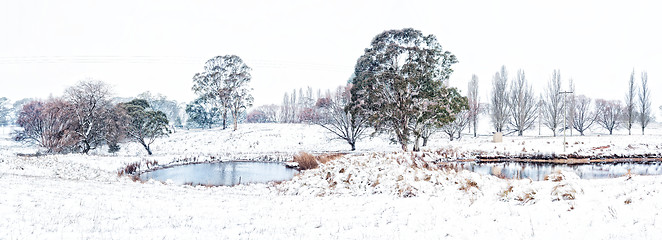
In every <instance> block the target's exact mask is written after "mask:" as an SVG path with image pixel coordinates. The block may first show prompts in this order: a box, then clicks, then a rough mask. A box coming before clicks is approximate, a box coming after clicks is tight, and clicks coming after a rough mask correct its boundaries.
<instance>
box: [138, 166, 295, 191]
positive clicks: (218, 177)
mask: <svg viewBox="0 0 662 240" xmlns="http://www.w3.org/2000/svg"><path fill="white" fill-rule="evenodd" d="M297 172H298V171H297V170H295V169H290V168H286V167H285V165H283V164H281V163H271V162H220V163H199V164H190V165H182V166H176V167H172V168H166V169H159V170H156V171H153V172H147V173H143V174H141V175H140V179H142V180H148V179H150V178H151V179H154V180H158V181H166V180H168V179H170V180H172V181H173V182H174V183H176V184H189V183H190V184H193V185H199V184H204V185H222V186H232V185H236V184H240V183H266V182H271V181H283V180H289V179H292V177H294V174H296V173H297Z"/></svg>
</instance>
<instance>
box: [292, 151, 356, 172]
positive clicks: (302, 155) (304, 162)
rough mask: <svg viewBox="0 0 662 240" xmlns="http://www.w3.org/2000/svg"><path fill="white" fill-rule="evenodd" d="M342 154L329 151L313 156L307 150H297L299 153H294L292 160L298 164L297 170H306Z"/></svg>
mask: <svg viewBox="0 0 662 240" xmlns="http://www.w3.org/2000/svg"><path fill="white" fill-rule="evenodd" d="M342 155H344V154H342V153H329V154H322V155H317V156H315V155H312V154H310V153H307V152H299V154H297V155H294V158H293V159H292V161H294V162H296V163H297V164H299V170H308V169H315V168H317V167H318V166H319V164H326V163H327V162H329V161H332V160H335V159H337V158H339V157H341V156H342Z"/></svg>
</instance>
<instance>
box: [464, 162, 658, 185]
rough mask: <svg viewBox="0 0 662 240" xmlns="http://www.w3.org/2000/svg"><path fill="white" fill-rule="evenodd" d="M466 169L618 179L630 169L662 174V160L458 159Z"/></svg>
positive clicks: (517, 176)
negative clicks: (487, 160)
mask: <svg viewBox="0 0 662 240" xmlns="http://www.w3.org/2000/svg"><path fill="white" fill-rule="evenodd" d="M458 165H459V166H460V167H461V168H463V169H466V170H469V171H472V172H477V173H481V174H487V175H493V176H499V177H503V178H508V179H528V178H530V179H532V180H536V181H540V180H544V178H545V176H547V175H549V174H550V173H553V172H556V171H558V170H564V171H568V172H574V173H576V174H577V175H578V176H579V177H580V178H582V179H598V178H615V177H621V176H624V175H626V174H627V173H628V171H630V173H631V174H635V175H662V163H660V162H652V163H651V162H649V163H590V164H573V165H567V164H554V163H526V162H498V163H477V162H458Z"/></svg>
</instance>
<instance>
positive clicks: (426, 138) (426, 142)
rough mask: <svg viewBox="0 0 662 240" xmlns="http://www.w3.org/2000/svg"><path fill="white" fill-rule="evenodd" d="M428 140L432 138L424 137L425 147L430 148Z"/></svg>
mask: <svg viewBox="0 0 662 240" xmlns="http://www.w3.org/2000/svg"><path fill="white" fill-rule="evenodd" d="M428 138H430V137H423V147H427V146H428Z"/></svg>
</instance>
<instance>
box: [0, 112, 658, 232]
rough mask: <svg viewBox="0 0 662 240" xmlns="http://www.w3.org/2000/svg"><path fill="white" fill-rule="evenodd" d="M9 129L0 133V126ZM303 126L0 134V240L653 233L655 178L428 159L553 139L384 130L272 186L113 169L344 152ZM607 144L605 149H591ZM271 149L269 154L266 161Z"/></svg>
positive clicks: (637, 149) (580, 148) (556, 145)
mask: <svg viewBox="0 0 662 240" xmlns="http://www.w3.org/2000/svg"><path fill="white" fill-rule="evenodd" d="M7 132H9V131H6V130H3V133H7ZM647 132H649V133H648V134H647V135H646V136H645V137H642V136H641V135H638V134H637V135H632V136H628V135H624V134H623V133H622V132H619V133H618V135H614V136H604V135H601V136H599V137H598V136H597V135H595V134H594V135H591V136H585V137H579V136H573V137H568V140H567V142H568V143H569V145H568V146H569V147H568V151H567V153H573V152H584V153H586V152H588V153H591V154H623V153H627V154H643V153H646V154H650V153H653V154H656V153H660V152H661V151H660V150H659V149H660V148H661V147H662V134H661V133H662V131H660V127H659V125H654V126H651V128H650V129H649V130H647ZM329 137H330V136H329V135H328V134H326V133H325V132H324V131H323V130H322V129H320V128H319V127H316V126H308V125H297V124H293V125H285V124H282V125H281V124H246V125H240V129H239V130H238V131H236V132H233V131H231V130H220V129H212V130H189V131H185V130H179V131H178V132H176V133H174V134H172V135H171V136H170V137H168V138H164V139H160V140H158V141H157V142H156V143H155V144H154V146H153V150H154V152H155V155H154V156H147V155H146V153H145V152H144V150H143V149H141V146H139V145H137V144H124V145H122V150H121V151H120V152H119V153H117V154H108V153H106V152H105V149H98V150H96V151H95V152H93V153H92V154H91V155H80V154H68V155H47V156H39V157H26V156H18V155H17V153H23V154H26V153H27V154H29V153H35V152H36V151H37V149H35V148H34V147H32V146H26V145H21V144H18V143H15V142H13V141H11V139H10V136H9V135H8V134H4V135H2V137H1V139H0V148H1V149H2V150H0V189H1V191H2V192H1V193H0V239H81V238H85V239H90V238H91V239H99V238H101V239H115V238H127V237H130V238H138V239H183V238H184V239H190V238H207V239H208V238H212V239H293V238H294V239H416V238H421V239H439V238H443V239H486V238H489V239H660V238H662V215H661V213H662V201H660V199H662V176H632V177H631V178H630V177H627V176H624V177H620V178H614V179H600V180H582V179H578V177H577V176H576V175H574V174H572V173H567V172H563V173H557V174H555V175H553V176H550V180H548V181H530V180H505V179H499V178H496V177H492V176H485V175H480V174H477V173H471V172H468V171H457V170H456V169H453V168H444V167H439V166H437V165H434V164H431V161H433V160H438V159H439V158H441V157H444V156H447V157H460V158H462V157H465V158H470V157H472V156H474V155H475V154H511V155H516V154H521V153H522V152H524V150H526V152H539V153H561V152H562V145H561V141H562V140H561V137H556V138H553V137H533V136H524V137H512V136H506V137H504V142H503V143H492V142H491V136H487V135H483V136H480V137H478V138H472V137H468V136H465V137H464V138H463V139H462V140H460V141H453V142H448V141H447V140H446V138H445V137H444V136H443V135H441V134H439V135H438V136H435V138H434V139H432V141H431V143H430V146H428V147H426V148H425V150H426V152H425V153H419V154H412V153H402V152H399V150H398V149H399V147H398V146H397V145H393V144H389V141H388V138H387V137H384V136H380V137H375V138H372V139H371V138H367V139H364V140H362V141H360V142H359V143H358V144H357V148H358V151H357V153H352V154H349V155H345V156H344V157H341V158H339V159H337V160H334V161H332V162H329V163H328V164H325V165H321V167H320V168H318V169H314V170H309V171H304V172H302V173H301V174H300V175H299V176H296V177H295V178H294V179H293V180H291V181H287V182H283V183H280V184H255V185H240V186H237V187H211V188H207V187H191V186H179V185H171V184H163V183H160V182H155V181H149V182H145V183H141V182H133V181H131V180H130V179H129V178H128V177H118V176H117V170H118V169H119V168H121V167H123V166H124V165H125V164H127V163H131V162H137V161H140V162H143V163H144V162H147V161H152V160H157V161H158V162H159V164H162V165H163V164H170V163H173V162H174V161H177V160H181V159H193V158H195V159H196V161H204V160H211V159H212V158H213V159H214V160H218V159H236V158H241V159H265V158H269V160H287V159H289V158H291V156H292V155H293V154H296V153H297V152H299V151H308V152H328V151H333V152H336V151H347V150H348V149H349V148H348V146H349V145H347V144H345V143H343V142H341V141H335V140H334V141H330V140H329ZM604 146H609V147H604ZM274 156H276V157H274Z"/></svg>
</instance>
